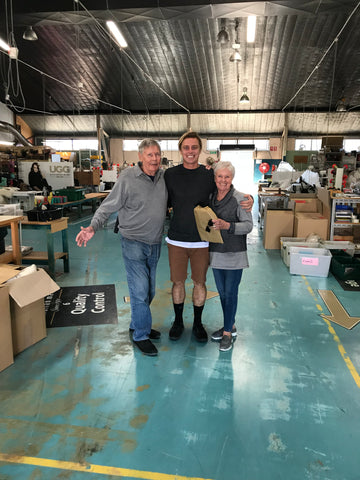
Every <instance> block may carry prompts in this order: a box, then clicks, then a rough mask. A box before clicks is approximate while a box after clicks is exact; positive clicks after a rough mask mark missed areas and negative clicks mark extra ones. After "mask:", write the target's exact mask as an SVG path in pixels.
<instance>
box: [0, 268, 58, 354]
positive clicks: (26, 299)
mask: <svg viewBox="0 0 360 480" xmlns="http://www.w3.org/2000/svg"><path fill="white" fill-rule="evenodd" d="M29 268H31V269H32V270H28V271H31V273H30V274H28V275H25V276H22V277H19V278H13V277H15V276H16V275H18V274H19V269H18V268H16V267H15V268H13V270H12V271H11V269H9V268H5V269H3V268H2V266H1V267H0V278H3V279H4V278H6V277H8V279H11V280H10V281H7V283H6V285H7V287H8V290H9V297H10V314H11V330H12V346H13V352H14V355H16V354H18V353H20V352H22V351H23V350H25V349H26V348H28V347H30V346H31V345H33V344H34V343H36V342H39V341H40V340H42V339H43V338H45V337H46V322H45V305H44V297H46V296H47V295H50V294H51V293H53V292H56V290H59V288H60V287H59V286H58V285H57V284H56V283H55V282H54V281H53V280H52V279H51V277H49V275H48V274H47V273H46V272H45V270H42V269H39V270H35V269H33V268H32V267H29ZM1 270H2V271H1ZM25 270H27V269H25ZM8 279H7V280H8Z"/></svg>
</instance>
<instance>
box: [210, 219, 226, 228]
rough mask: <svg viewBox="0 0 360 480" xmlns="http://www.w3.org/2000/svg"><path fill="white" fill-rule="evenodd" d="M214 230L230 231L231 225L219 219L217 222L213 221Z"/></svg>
mask: <svg viewBox="0 0 360 480" xmlns="http://www.w3.org/2000/svg"><path fill="white" fill-rule="evenodd" d="M213 228H214V229H215V230H229V228H230V223H229V222H226V221H225V220H222V219H221V218H217V219H216V220H213Z"/></svg>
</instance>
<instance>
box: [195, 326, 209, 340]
mask: <svg viewBox="0 0 360 480" xmlns="http://www.w3.org/2000/svg"><path fill="white" fill-rule="evenodd" d="M192 332H193V335H194V337H195V338H196V340H197V341H198V342H202V343H205V342H207V341H208V334H207V333H206V330H205V328H204V326H203V324H202V323H199V324H195V323H194V325H193V329H192Z"/></svg>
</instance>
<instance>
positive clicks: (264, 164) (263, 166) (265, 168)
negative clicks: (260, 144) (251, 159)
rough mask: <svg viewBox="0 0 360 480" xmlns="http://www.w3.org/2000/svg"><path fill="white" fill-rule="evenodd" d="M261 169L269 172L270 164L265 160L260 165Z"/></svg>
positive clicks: (262, 171) (263, 171)
mask: <svg viewBox="0 0 360 480" xmlns="http://www.w3.org/2000/svg"><path fill="white" fill-rule="evenodd" d="M259 170H260V172H261V173H267V172H268V171H269V170H270V165H269V164H268V163H266V162H263V163H261V164H260V165H259Z"/></svg>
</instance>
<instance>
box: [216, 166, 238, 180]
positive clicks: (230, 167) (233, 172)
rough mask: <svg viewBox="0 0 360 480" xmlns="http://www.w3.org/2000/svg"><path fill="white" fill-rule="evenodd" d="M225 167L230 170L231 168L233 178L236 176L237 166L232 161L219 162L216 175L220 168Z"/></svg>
mask: <svg viewBox="0 0 360 480" xmlns="http://www.w3.org/2000/svg"><path fill="white" fill-rule="evenodd" d="M224 168H227V169H228V170H230V173H231V176H232V178H234V177H235V168H234V165H233V164H232V163H231V162H218V163H217V164H216V165H215V168H214V173H215V175H216V172H218V171H219V170H223V169H224Z"/></svg>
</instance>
